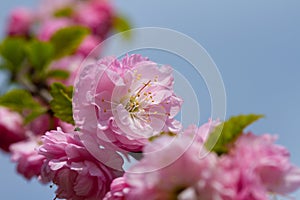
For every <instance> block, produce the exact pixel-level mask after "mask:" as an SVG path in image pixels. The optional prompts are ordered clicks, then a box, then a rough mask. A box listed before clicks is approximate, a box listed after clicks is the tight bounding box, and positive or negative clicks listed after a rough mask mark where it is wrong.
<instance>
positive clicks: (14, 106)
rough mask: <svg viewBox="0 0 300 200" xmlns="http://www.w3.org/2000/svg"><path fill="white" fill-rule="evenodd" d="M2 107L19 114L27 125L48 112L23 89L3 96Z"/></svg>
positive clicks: (0, 98)
mask: <svg viewBox="0 0 300 200" xmlns="http://www.w3.org/2000/svg"><path fill="white" fill-rule="evenodd" d="M0 105H2V106H5V107H7V108H10V109H11V110H14V111H16V112H19V113H20V114H21V115H22V116H23V117H24V122H25V124H27V123H29V122H31V121H32V120H33V119H35V118H37V117H38V116H40V115H42V114H44V113H46V111H47V109H46V108H45V107H43V106H42V105H40V104H39V103H38V102H37V101H36V100H35V99H34V98H33V97H32V95H31V94H30V93H29V92H27V91H26V90H22V89H14V90H11V91H9V92H7V93H6V94H4V95H3V96H1V97H0Z"/></svg>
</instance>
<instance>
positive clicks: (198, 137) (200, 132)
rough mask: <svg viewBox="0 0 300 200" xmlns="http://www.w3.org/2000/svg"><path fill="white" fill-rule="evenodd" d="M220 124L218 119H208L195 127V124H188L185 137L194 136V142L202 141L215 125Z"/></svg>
mask: <svg viewBox="0 0 300 200" xmlns="http://www.w3.org/2000/svg"><path fill="white" fill-rule="evenodd" d="M219 124H220V122H219V121H215V120H211V119H209V120H208V122H207V123H205V124H203V125H201V126H200V127H197V126H196V125H190V126H189V127H188V128H187V129H186V130H185V131H184V135H185V136H186V137H191V138H194V140H195V141H196V142H199V143H204V142H205V141H206V140H207V138H208V136H209V134H210V133H211V132H212V131H213V130H214V128H215V127H216V126H218V125H219Z"/></svg>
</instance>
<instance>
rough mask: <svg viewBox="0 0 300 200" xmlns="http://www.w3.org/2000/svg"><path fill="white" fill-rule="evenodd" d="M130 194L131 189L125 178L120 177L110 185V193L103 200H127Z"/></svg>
mask: <svg viewBox="0 0 300 200" xmlns="http://www.w3.org/2000/svg"><path fill="white" fill-rule="evenodd" d="M128 192H129V187H128V185H127V183H126V181H125V179H124V177H119V178H116V179H114V180H113V182H112V183H111V185H110V191H109V192H108V193H107V194H106V195H105V197H104V199H103V200H125V199H126V194H127V193H128Z"/></svg>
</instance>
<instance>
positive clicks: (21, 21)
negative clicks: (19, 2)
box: [6, 8, 34, 36]
mask: <svg viewBox="0 0 300 200" xmlns="http://www.w3.org/2000/svg"><path fill="white" fill-rule="evenodd" d="M33 21H34V15H33V13H32V11H30V10H28V9H26V8H16V9H14V10H13V11H12V12H11V13H10V16H9V18H8V24H7V30H6V32H7V34H8V35H10V36H27V35H28V34H29V32H30V27H31V25H32V23H33Z"/></svg>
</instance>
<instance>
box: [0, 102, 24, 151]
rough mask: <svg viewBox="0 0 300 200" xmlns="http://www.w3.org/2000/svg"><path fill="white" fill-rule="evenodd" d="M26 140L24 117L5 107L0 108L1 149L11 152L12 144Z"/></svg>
mask: <svg viewBox="0 0 300 200" xmlns="http://www.w3.org/2000/svg"><path fill="white" fill-rule="evenodd" d="M25 139H26V136H25V130H24V128H23V118H22V116H21V115H19V114H18V113H16V112H13V111H10V110H9V109H7V108H5V107H0V148H1V149H2V150H4V151H9V146H10V145H11V144H13V143H16V142H19V141H22V140H25Z"/></svg>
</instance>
